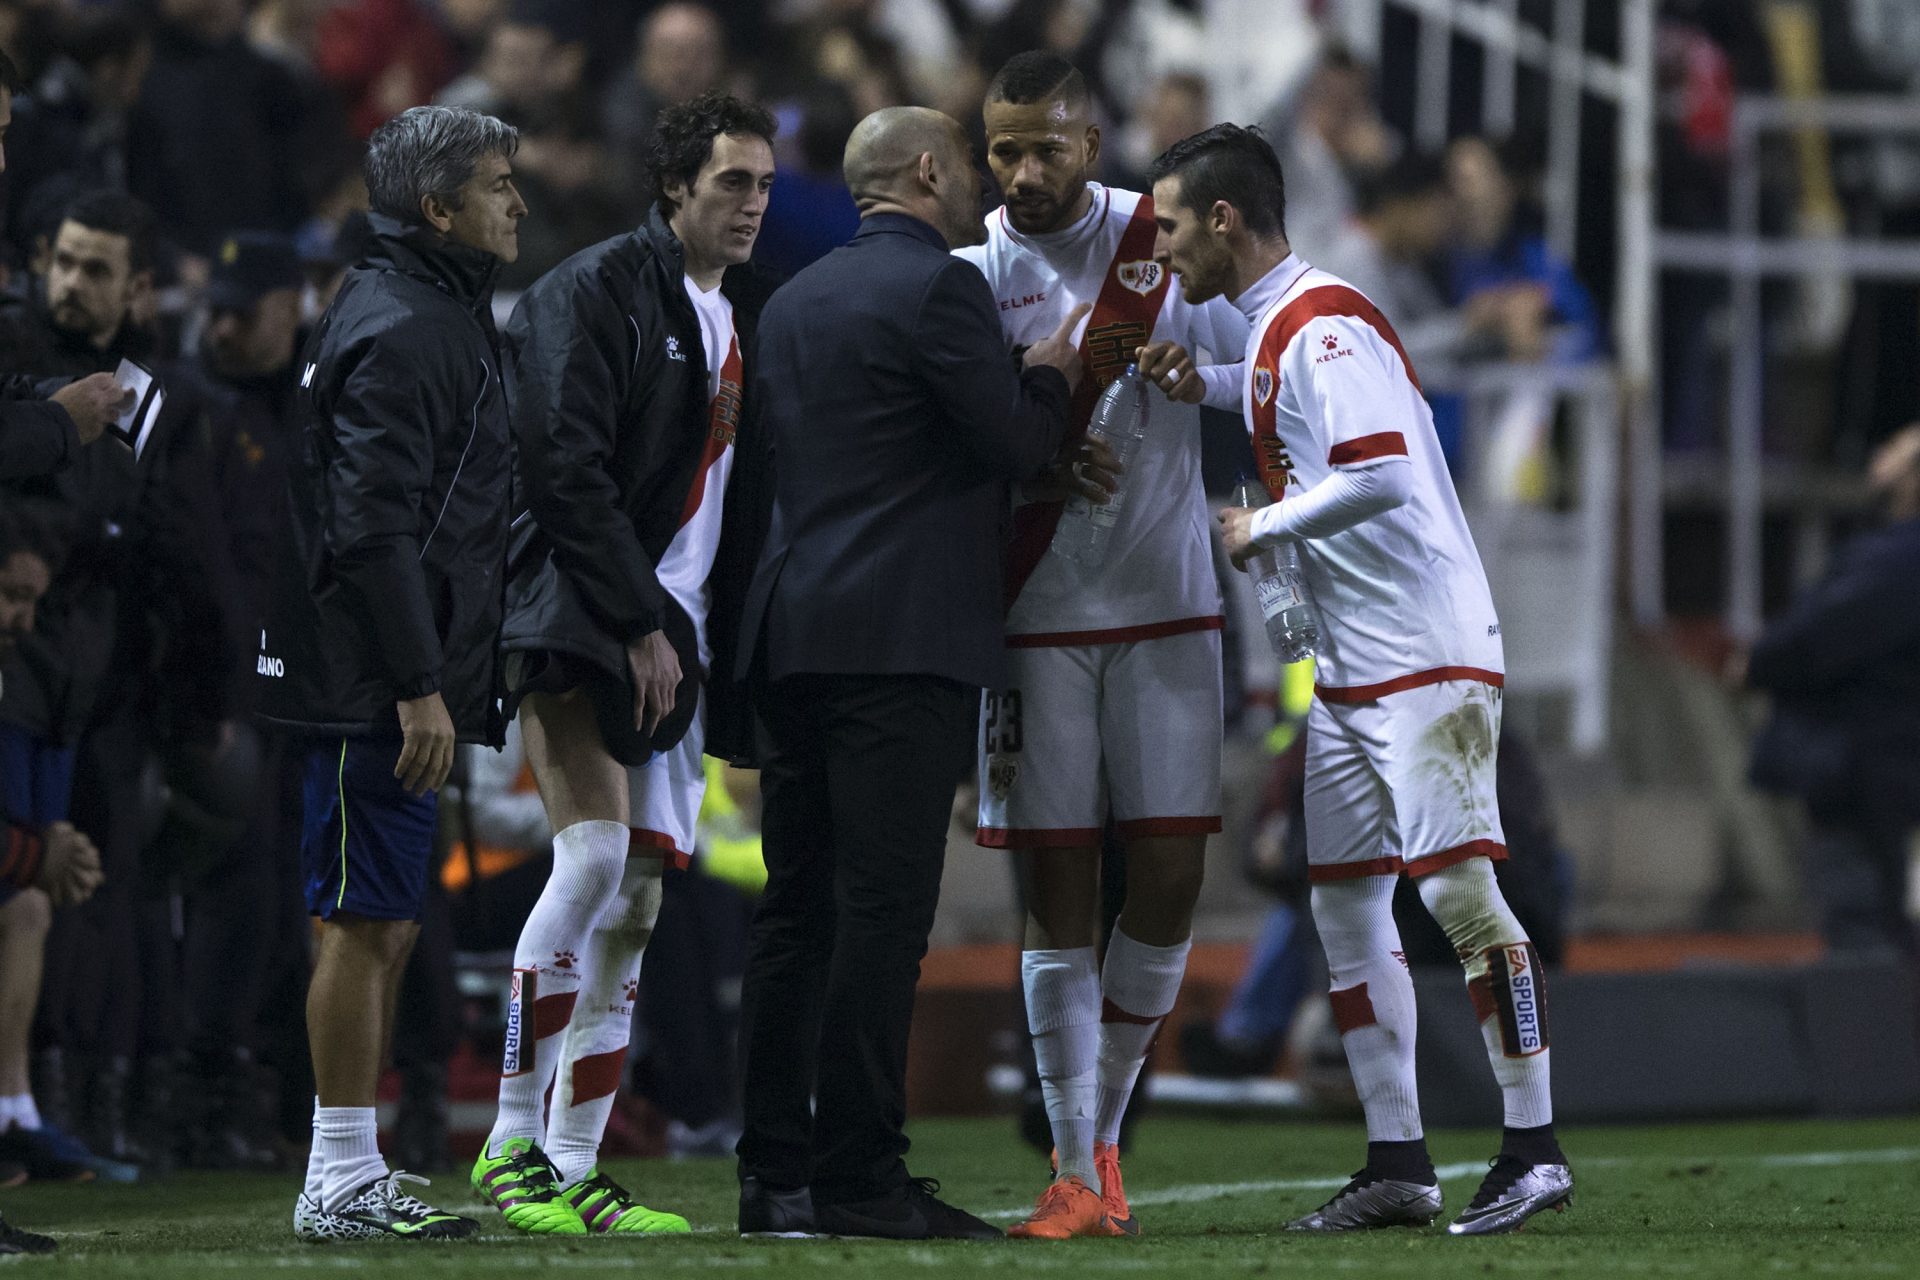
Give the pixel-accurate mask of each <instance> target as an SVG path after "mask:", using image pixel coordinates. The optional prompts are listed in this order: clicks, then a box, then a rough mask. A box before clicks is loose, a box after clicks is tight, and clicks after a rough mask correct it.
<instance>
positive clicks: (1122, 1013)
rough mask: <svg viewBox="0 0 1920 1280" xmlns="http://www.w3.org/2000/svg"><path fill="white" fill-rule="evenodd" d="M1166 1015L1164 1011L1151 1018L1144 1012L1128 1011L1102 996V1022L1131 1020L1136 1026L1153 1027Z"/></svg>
mask: <svg viewBox="0 0 1920 1280" xmlns="http://www.w3.org/2000/svg"><path fill="white" fill-rule="evenodd" d="M1166 1016H1167V1015H1166V1014H1164V1013H1162V1014H1158V1015H1156V1016H1154V1017H1151V1018H1149V1017H1148V1016H1147V1015H1145V1014H1143V1013H1128V1012H1127V1011H1126V1010H1125V1009H1122V1008H1121V1007H1120V1006H1119V1005H1117V1004H1115V1003H1114V1002H1113V1001H1111V1000H1108V999H1105V998H1102V999H1101V1001H1100V1021H1102V1022H1130V1023H1132V1024H1133V1025H1134V1026H1136V1027H1151V1026H1154V1025H1156V1024H1157V1023H1159V1022H1160V1021H1161V1019H1163V1018H1165V1017H1166Z"/></svg>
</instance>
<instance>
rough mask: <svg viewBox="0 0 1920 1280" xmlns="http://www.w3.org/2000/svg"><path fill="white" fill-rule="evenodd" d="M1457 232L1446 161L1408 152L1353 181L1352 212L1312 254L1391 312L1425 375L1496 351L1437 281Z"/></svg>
mask: <svg viewBox="0 0 1920 1280" xmlns="http://www.w3.org/2000/svg"><path fill="white" fill-rule="evenodd" d="M1452 230H1453V194H1452V190H1451V188H1450V187H1449V186H1448V183H1447V170H1446V166H1445V165H1443V164H1442V163H1441V162H1440V161H1439V160H1437V159H1435V158H1434V157H1432V156H1426V155H1420V154H1417V153H1408V154H1407V155H1403V156H1401V157H1400V158H1399V159H1398V160H1396V161H1394V162H1393V163H1392V164H1390V165H1388V166H1386V168H1384V169H1382V170H1380V171H1379V172H1377V173H1372V174H1368V175H1366V176H1365V177H1364V178H1362V179H1361V180H1360V181H1359V182H1358V183H1356V184H1355V195H1354V216H1353V217H1352V218H1351V219H1349V220H1348V222H1347V224H1346V226H1345V227H1343V228H1341V230H1340V233H1339V234H1338V235H1336V236H1335V237H1334V238H1333V240H1332V241H1330V242H1329V243H1328V244H1327V246H1326V247H1325V248H1324V249H1322V250H1321V251H1320V254H1319V256H1318V257H1316V258H1315V259H1314V265H1315V266H1317V267H1321V268H1324V269H1325V270H1327V271H1331V272H1333V274H1335V275H1337V276H1339V277H1340V278H1341V279H1343V280H1345V281H1347V283H1349V284H1351V285H1352V286H1353V287H1354V288H1356V289H1358V290H1359V291H1360V292H1361V293H1364V294H1366V295H1367V297H1368V298H1369V299H1371V300H1372V302H1373V304H1374V305H1375V306H1377V307H1379V308H1380V310H1381V311H1382V312H1384V313H1385V314H1386V317H1387V319H1388V320H1389V321H1391V322H1392V324H1393V328H1394V332H1396V333H1397V334H1399V335H1400V341H1401V343H1402V345H1404V346H1405V347H1406V349H1407V357H1408V358H1409V359H1410V360H1412V361H1413V365H1414V368H1416V369H1418V370H1419V371H1420V373H1421V374H1422V376H1423V377H1429V376H1430V375H1432V374H1435V373H1438V372H1440V371H1441V369H1442V368H1443V367H1446V366H1451V365H1452V364H1454V363H1455V362H1456V361H1458V360H1459V359H1461V358H1463V357H1469V356H1471V355H1474V354H1485V355H1493V354H1495V351H1496V344H1497V343H1498V340H1499V339H1498V335H1495V334H1487V333H1484V332H1483V331H1482V330H1479V329H1476V328H1475V327H1474V326H1473V325H1471V324H1469V323H1468V322H1467V321H1466V319H1465V317H1463V316H1462V314H1461V313H1460V312H1459V311H1458V310H1456V309H1455V308H1453V307H1451V306H1449V305H1448V304H1447V302H1446V301H1445V299H1444V298H1442V296H1441V293H1440V289H1439V286H1438V285H1437V284H1436V283H1435V282H1434V276H1433V272H1434V265H1435V262H1436V260H1437V258H1438V255H1439V253H1440V251H1441V249H1442V248H1443V247H1445V245H1446V244H1447V242H1448V239H1449V237H1450V235H1451V233H1452Z"/></svg>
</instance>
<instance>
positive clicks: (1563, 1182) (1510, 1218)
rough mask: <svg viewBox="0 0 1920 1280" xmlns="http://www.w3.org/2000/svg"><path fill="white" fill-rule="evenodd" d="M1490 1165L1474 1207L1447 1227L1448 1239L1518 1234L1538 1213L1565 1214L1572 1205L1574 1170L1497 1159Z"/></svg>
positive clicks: (1560, 1165) (1515, 1160) (1474, 1199)
mask: <svg viewBox="0 0 1920 1280" xmlns="http://www.w3.org/2000/svg"><path fill="white" fill-rule="evenodd" d="M1492 1164H1493V1167H1492V1168H1491V1169H1489V1170H1488V1171H1487V1176H1486V1180H1485V1181H1483V1182H1482V1183H1481V1184H1480V1190H1479V1192H1478V1193H1477V1194H1476V1195H1475V1196H1474V1197H1473V1203H1471V1204H1469V1205H1468V1206H1467V1207H1466V1209H1465V1210H1464V1211H1463V1212H1462V1213H1461V1214H1460V1216H1459V1217H1457V1218H1455V1219H1454V1220H1453V1221H1452V1222H1451V1223H1449V1224H1448V1225H1447V1234H1448V1235H1454V1236H1494V1235H1500V1234H1501V1233H1503V1232H1507V1231H1518V1230H1519V1229H1520V1228H1521V1226H1522V1225H1524V1224H1525V1222H1526V1220H1527V1219H1528V1218H1531V1217H1532V1216H1533V1215H1534V1214H1536V1213H1539V1212H1540V1211H1541V1210H1543V1209H1553V1210H1557V1211H1559V1212H1563V1213H1564V1212H1565V1211H1566V1209H1567V1207H1568V1206H1569V1205H1571V1204H1572V1203H1573V1170H1572V1169H1570V1168H1568V1167H1567V1166H1566V1165H1564V1164H1529V1163H1527V1162H1526V1161H1525V1160H1518V1159H1515V1158H1514V1157H1512V1156H1500V1157H1499V1158H1497V1159H1496V1160H1494V1161H1493V1162H1492Z"/></svg>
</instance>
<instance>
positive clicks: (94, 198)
mask: <svg viewBox="0 0 1920 1280" xmlns="http://www.w3.org/2000/svg"><path fill="white" fill-rule="evenodd" d="M60 221H61V222H77V223H79V224H80V225H81V226H83V227H85V228H86V229H87V230H89V231H102V232H105V233H106V234H108V235H112V236H125V237H126V239H127V269H128V270H129V271H132V272H134V273H136V274H138V273H139V272H142V271H151V270H153V260H154V258H155V256H156V254H157V246H158V242H159V233H158V232H157V231H155V230H154V222H153V210H151V209H149V208H147V206H146V205H145V204H143V203H142V202H140V201H139V200H136V199H134V198H133V197H132V196H130V195H126V194H124V193H122V192H119V191H108V190H106V189H104V188H103V189H100V190H97V191H88V192H86V193H84V194H82V195H78V196H75V197H74V198H73V199H72V200H71V201H69V202H68V203H67V207H66V208H65V209H62V210H61V211H60ZM59 231H60V229H59V228H58V227H55V228H54V234H55V235H56V236H57V235H58V234H59Z"/></svg>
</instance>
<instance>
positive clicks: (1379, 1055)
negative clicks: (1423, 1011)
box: [1313, 875, 1424, 1142]
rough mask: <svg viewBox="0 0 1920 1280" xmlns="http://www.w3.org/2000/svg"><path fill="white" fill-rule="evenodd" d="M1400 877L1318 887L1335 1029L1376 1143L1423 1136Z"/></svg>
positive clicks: (1317, 917) (1317, 911)
mask: <svg viewBox="0 0 1920 1280" xmlns="http://www.w3.org/2000/svg"><path fill="white" fill-rule="evenodd" d="M1398 879H1399V878H1398V877H1397V876H1390V875H1389V876H1360V877H1357V878H1356V879H1352V880H1332V881H1328V882H1326V883H1324V884H1316V885H1314V886H1313V922H1314V925H1315V926H1316V927H1317V928H1318V929H1319V931H1320V942H1321V945H1323V946H1324V947H1325V948H1326V951H1327V970H1328V974H1329V976H1330V979H1331V981H1330V983H1329V986H1330V988H1331V991H1330V994H1329V997H1328V999H1329V1000H1330V1002H1331V1003H1332V1005H1333V1020H1334V1024H1335V1025H1336V1026H1338V1027H1339V1028H1340V1042H1341V1044H1342V1045H1343V1046H1345V1048H1346V1051H1347V1068H1348V1070H1350V1071H1351V1072H1352V1073H1353V1085H1354V1089H1355V1091H1356V1092H1358V1093H1359V1095H1360V1105H1361V1107H1362V1108H1364V1109H1365V1111H1366V1113H1367V1140H1368V1141H1369V1142H1409V1141H1412V1140H1413V1139H1415V1138H1419V1137H1422V1136H1424V1135H1423V1133H1422V1132H1421V1128H1420V1094H1419V1090H1418V1089H1417V1088H1416V1087H1415V1084H1414V1075H1413V1042H1414V1032H1415V1029H1416V1026H1417V1020H1416V1017H1415V1012H1414V1003H1413V977H1412V975H1410V974H1409V973H1408V972H1407V962H1406V958H1405V951H1404V948H1403V947H1402V946H1401V944H1400V930H1399V929H1398V928H1396V927H1395V925H1394V923H1393V889H1394V885H1395V884H1396V883H1398Z"/></svg>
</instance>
